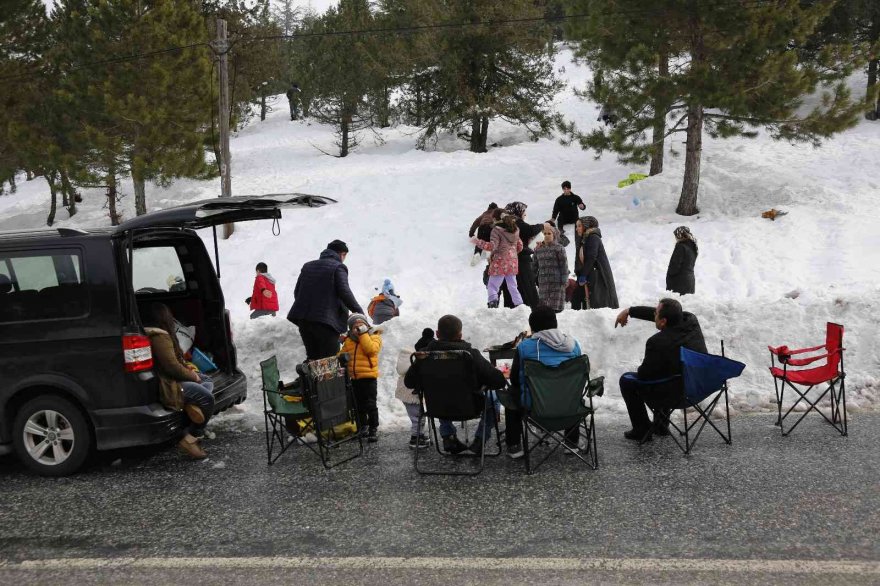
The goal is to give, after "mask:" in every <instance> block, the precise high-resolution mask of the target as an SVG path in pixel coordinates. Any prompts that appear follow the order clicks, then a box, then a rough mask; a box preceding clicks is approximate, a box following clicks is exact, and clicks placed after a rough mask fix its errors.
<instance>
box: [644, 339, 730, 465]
mask: <svg viewBox="0 0 880 586" xmlns="http://www.w3.org/2000/svg"><path fill="white" fill-rule="evenodd" d="M680 356H681V372H682V374H681V376H682V377H683V379H684V398H683V399H682V401H681V403H679V404H678V405H677V406H676V407H675V408H674V409H673V410H675V409H681V410H682V417H683V421H684V423H683V426H682V427H679V426H678V425H676V424H675V423H673V422H672V420H670V418H669V416H670V415H671V411H669V410H664V409H655V408H651V411H652V412H653V414H654V421H655V422H658V421H659V422H661V424H668V425H669V426H671V427H672V428H673V429H674V430H675V431H676V432H678V433H677V435H679V436H684V444H683V445H682V442H681V440H680V439H679V438H678V437H676V434H675V433H672V434H670V435H671V436H672V439H673V440H675V443H676V444H677V445H678V447H679V448H681V451H682V452H684V454H685V455H688V454H690V452H691V450H692V449H694V446H695V445H696V443H697V439H699V437H700V434H701V433H702V432H703V428H704V427H706V424H707V423H708V424H709V425H710V426H711V427H712V429H714V430H715V431H716V432H717V433H718V435H720V436H721V439H723V440H724V443H726V444H728V445H730V443H731V434H730V404H729V401H728V396H727V381H728V380H729V379H732V378H736V377H738V376H739V375H740V374H742V371H743V369H745V367H746V365H745V364H743V363H742V362H737V361H736V360H731V359H730V358H727V357H725V356H724V341H722V342H721V356H717V355H714V354H703V353H702V352H695V351H694V350H690V349H688V348H681V353H680ZM712 395H715V397H714V398H713V399H712V400H711V401H710V402H709V404H708V405H707V406H705V407H702V406H700V403H702V402H703V401H705V400H707V399H708V398H709V397H711V396H712ZM722 396H723V397H724V420H725V422H726V424H727V435H725V434H724V432H723V431H722V430H721V429H719V428H718V426H717V425H715V423H714V422H712V420H711V419H710V417H711V415H712V414H713V413H714V412H715V408H716V407H718V405H719V403H720V401H721V397H722ZM688 409H693V410H695V411H696V412H697V416H696V419H695V420H694V421H690V422H689V421H688ZM698 426H699V427H698ZM694 428H696V433H695V434H694V437H693V439H691V433H692V432H693V430H694ZM649 434H650V432H649Z"/></svg>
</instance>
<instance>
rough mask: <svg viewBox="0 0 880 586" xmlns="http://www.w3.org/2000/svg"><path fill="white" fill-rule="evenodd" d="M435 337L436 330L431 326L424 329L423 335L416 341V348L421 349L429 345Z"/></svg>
mask: <svg viewBox="0 0 880 586" xmlns="http://www.w3.org/2000/svg"><path fill="white" fill-rule="evenodd" d="M433 339H434V330H432V329H431V328H425V329H424V330H422V337H421V338H419V341H418V342H416V345H415V348H416V350H421V349H423V348H424V347H425V346H427V345H428V344H429V343H431V341H432V340H433Z"/></svg>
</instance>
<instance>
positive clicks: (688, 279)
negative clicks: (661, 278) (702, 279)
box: [666, 226, 699, 295]
mask: <svg viewBox="0 0 880 586" xmlns="http://www.w3.org/2000/svg"><path fill="white" fill-rule="evenodd" d="M673 234H675V240H676V242H675V250H673V251H672V258H670V259H669V268H668V269H666V289H668V290H669V291H674V292H676V293H679V294H681V295H687V294H692V293H693V292H694V290H695V288H696V281H695V279H694V265H695V264H696V262H697V254H698V253H699V249H698V247H697V239H696V238H694V235H693V234H691V231H690V229H689V228H688V227H687V226H679V227H678V228H676V229H675V231H674V232H673Z"/></svg>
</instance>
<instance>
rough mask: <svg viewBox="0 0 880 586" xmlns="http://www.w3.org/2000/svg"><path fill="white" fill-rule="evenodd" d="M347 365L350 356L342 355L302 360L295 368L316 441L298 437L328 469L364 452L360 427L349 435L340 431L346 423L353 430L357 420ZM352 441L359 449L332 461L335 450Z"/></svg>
mask: <svg viewBox="0 0 880 586" xmlns="http://www.w3.org/2000/svg"><path fill="white" fill-rule="evenodd" d="M347 364H348V356H346V355H342V356H331V357H330V358H320V359H318V360H312V361H310V362H303V363H302V364H299V365H297V367H296V372H297V374H299V376H300V380H301V381H302V394H303V402H304V403H305V406H306V409H308V411H309V414H310V416H311V418H310V430H311V431H313V432H314V434H315V438H316V439H317V441H316V442H315V444H310V443H307V442H306V441H305V440H304V439H303V438H302V437H301V436H299V437H297V438H296V439H297V441H299V442H300V443H302V444H303V445H305V446H307V447H308V448H309V449H310V450H312V451H313V452H315V453H316V454H317V455H318V456H319V457H320V458H321V463H322V464H323V465H324V468H327V469H328V470H329V469H330V468H333V467H335V466H338V465H340V464H343V463H345V462H348V461H349V460H353V459H355V458H357V457H358V456H361V455H363V453H364V443H363V437H362V434H361V433H360V430H357V433H351V434H349V435H346V436H342V434H341V432H340V431H339V428H340V427H342V426H345V425H346V424H347V426H348V427H350V428H352V429H353V428H354V427H355V422H356V421H357V406H356V403H355V398H354V393H353V392H352V389H351V381H350V380H349V378H348V368H347ZM352 442H357V450H355V451H353V453H350V454H348V455H346V456H345V457H343V458H342V459H341V460H337V461H335V462H332V461H331V458H330V457H331V455H332V453H333V452H334V451H335V450H337V449H339V448H340V447H342V446H343V445H345V444H348V443H352ZM315 446H317V449H316V448H315Z"/></svg>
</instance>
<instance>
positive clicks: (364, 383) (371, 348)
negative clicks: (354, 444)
mask: <svg viewBox="0 0 880 586" xmlns="http://www.w3.org/2000/svg"><path fill="white" fill-rule="evenodd" d="M347 325H348V333H347V334H346V336H345V342H343V344H342V349H341V350H340V351H339V354H340V355H342V354H348V375H349V378H351V390H352V392H353V393H354V398H355V402H356V403H357V414H358V433H361V434H364V435H366V437H367V441H368V442H371V443H373V442H377V441H379V436H378V432H377V430H378V429H379V408H378V407H377V406H376V398H377V395H378V378H379V351H380V350H381V349H382V335H381V334H382V332H381V331H380V330H376V329H371V328H370V325H369V322H368V321H367V316H365V315H363V314H360V313H353V314H351V315H350V316H349V318H348V322H347Z"/></svg>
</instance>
